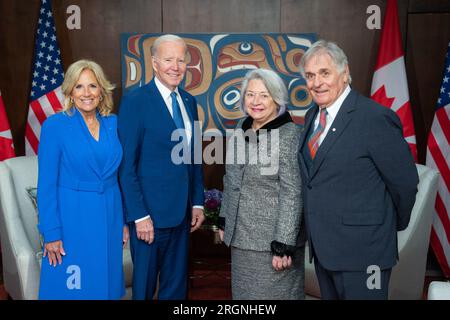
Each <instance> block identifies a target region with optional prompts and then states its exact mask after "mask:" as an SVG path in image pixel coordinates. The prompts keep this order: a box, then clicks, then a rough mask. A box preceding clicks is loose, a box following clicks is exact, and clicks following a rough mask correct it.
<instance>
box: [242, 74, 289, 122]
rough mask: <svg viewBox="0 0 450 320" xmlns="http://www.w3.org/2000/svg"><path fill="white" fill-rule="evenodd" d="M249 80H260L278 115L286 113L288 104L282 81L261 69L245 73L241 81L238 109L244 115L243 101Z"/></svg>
mask: <svg viewBox="0 0 450 320" xmlns="http://www.w3.org/2000/svg"><path fill="white" fill-rule="evenodd" d="M251 80H261V81H262V82H263V83H264V86H265V87H266V88H267V91H268V92H269V94H270V96H271V97H272V99H273V101H274V102H275V103H276V105H277V106H278V115H280V114H283V113H285V112H286V108H287V104H288V92H287V89H286V85H285V84H284V81H283V79H281V77H280V76H279V75H278V74H277V73H276V72H275V71H272V70H268V69H262V68H261V69H254V70H251V71H249V72H247V74H246V75H245V78H244V80H243V81H242V86H241V97H240V100H239V108H240V109H241V111H242V112H243V113H244V114H245V115H248V113H247V110H246V109H245V105H244V99H245V94H246V92H247V88H248V84H249V82H250V81H251Z"/></svg>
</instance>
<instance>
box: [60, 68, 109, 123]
mask: <svg viewBox="0 0 450 320" xmlns="http://www.w3.org/2000/svg"><path fill="white" fill-rule="evenodd" d="M84 70H91V71H92V72H93V73H94V75H95V77H96V78H97V82H98V84H99V85H100V89H101V96H100V97H101V99H100V103H99V104H98V106H97V109H98V111H99V112H100V114H101V115H102V116H108V115H109V114H110V113H111V111H112V109H113V105H114V102H113V99H112V91H113V89H114V88H115V86H114V85H113V84H111V82H109V81H108V79H106V76H105V73H104V72H103V69H102V67H100V65H99V64H98V63H96V62H94V61H91V60H85V59H83V60H78V61H76V62H74V63H72V64H71V65H70V66H69V68H68V69H67V71H66V74H65V75H64V82H63V83H62V85H61V89H62V92H63V94H64V105H63V109H62V111H64V112H67V113H69V114H71V111H73V110H72V109H73V107H74V105H73V101H71V96H70V95H71V93H72V90H73V88H74V87H75V85H76V83H77V81H78V79H79V78H80V75H81V73H82V72H83V71H84Z"/></svg>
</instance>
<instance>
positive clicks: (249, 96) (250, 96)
mask: <svg viewBox="0 0 450 320" xmlns="http://www.w3.org/2000/svg"><path fill="white" fill-rule="evenodd" d="M256 97H259V99H260V100H268V99H271V98H272V97H271V95H270V94H268V93H267V92H253V91H248V92H246V93H245V98H246V99H254V98H256Z"/></svg>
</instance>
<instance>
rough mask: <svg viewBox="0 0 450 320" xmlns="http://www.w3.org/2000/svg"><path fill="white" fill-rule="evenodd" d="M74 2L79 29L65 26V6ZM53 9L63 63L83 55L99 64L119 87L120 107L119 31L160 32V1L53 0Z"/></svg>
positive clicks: (118, 98)
mask: <svg viewBox="0 0 450 320" xmlns="http://www.w3.org/2000/svg"><path fill="white" fill-rule="evenodd" d="M72 4H76V5H78V6H79V7H80V10H81V29H80V30H69V29H67V27H66V19H67V17H68V16H69V15H68V14H66V9H67V7H68V6H70V5H72ZM53 11H54V12H55V17H56V21H55V22H56V28H57V30H59V33H58V37H59V39H61V40H60V46H61V52H62V58H63V61H64V65H65V66H66V67H67V66H68V65H69V64H70V63H72V62H74V61H76V60H78V59H82V58H88V59H92V60H94V61H96V62H98V63H100V64H101V65H102V67H103V68H104V70H105V73H106V75H107V76H108V78H109V79H110V80H111V81H112V82H113V83H114V84H116V86H117V89H116V90H114V101H115V108H117V105H118V103H119V101H120V96H121V94H122V90H121V74H122V73H121V60H120V34H121V33H126V32H136V33H148V32H161V0H95V1H92V0H89V1H88V0H77V1H74V0H53Z"/></svg>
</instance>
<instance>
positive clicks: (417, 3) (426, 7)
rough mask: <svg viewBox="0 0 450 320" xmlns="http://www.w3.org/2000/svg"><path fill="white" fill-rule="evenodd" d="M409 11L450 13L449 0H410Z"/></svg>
mask: <svg viewBox="0 0 450 320" xmlns="http://www.w3.org/2000/svg"><path fill="white" fill-rule="evenodd" d="M408 12H409V13H449V12H450V1H449V0H409V10H408Z"/></svg>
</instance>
